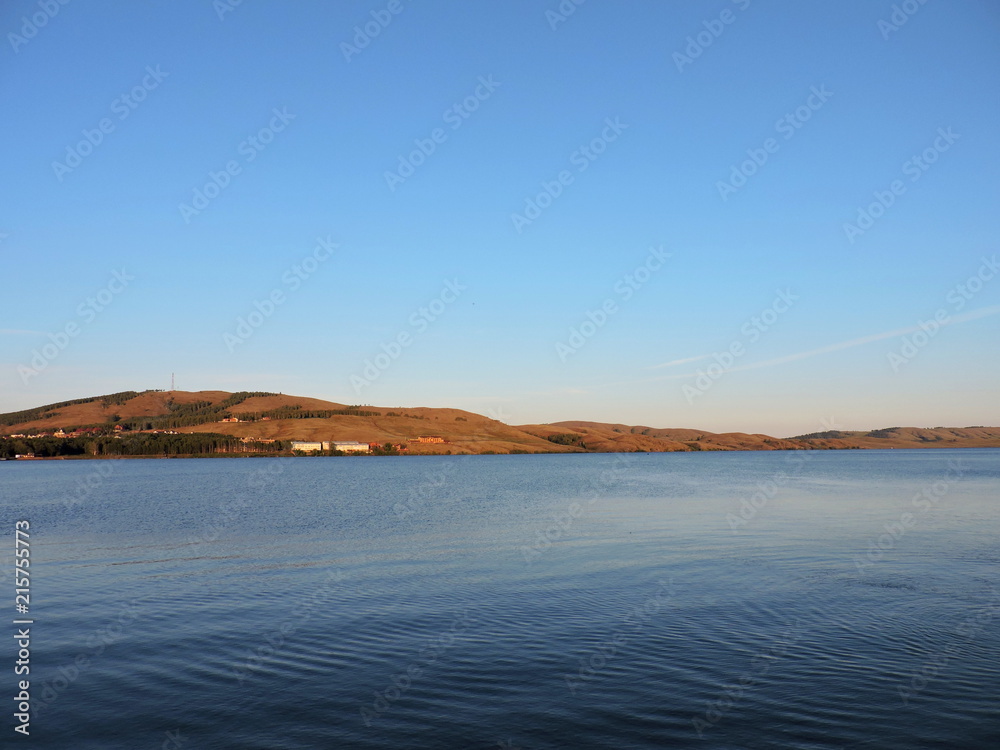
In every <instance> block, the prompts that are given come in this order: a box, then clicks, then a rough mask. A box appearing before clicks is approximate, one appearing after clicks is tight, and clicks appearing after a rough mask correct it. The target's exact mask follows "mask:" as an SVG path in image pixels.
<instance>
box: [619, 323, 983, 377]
mask: <svg viewBox="0 0 1000 750" xmlns="http://www.w3.org/2000/svg"><path fill="white" fill-rule="evenodd" d="M993 315H1000V305H993V306H991V307H983V308H980V309H979V310H972V311H970V312H967V313H964V314H962V315H955V316H954V317H952V318H949V319H948V320H946V321H944V322H943V323H941V326H942V327H944V326H950V325H955V324H957V323H968V322H969V321H971V320H979V319H980V318H988V317H990V316H993ZM920 330H923V329H921V327H920V326H919V325H915V326H908V327H906V328H896V329H893V330H891V331H882V332H881V333H873V334H870V335H868V336H861V337H859V338H856V339H850V340H848V341H840V342H838V343H836V344H827V345H826V346H820V347H817V348H816V349H807V350H806V351H803V352H796V353H794V354H786V355H785V356H783V357H775V358H774V359H765V360H762V361H760V362H751V363H749V364H745V365H740V366H738V367H731V368H729V369H728V370H726V372H740V371H742V370H758V369H760V368H762V367H774V366H776V365H783V364H786V363H788V362H796V361H798V360H800V359H807V358H809V357H816V356H819V355H821V354H829V353H830V352H837V351H841V350H843V349H853V348H854V347H856V346H863V345H864V344H870V343H872V342H873V341H882V340H883V339H891V338H895V337H897V336H905V335H907V334H908V333H916V332H917V331H920ZM711 356H712V355H711V354H707V355H703V356H700V357H689V358H687V359H678V360H674V361H673V362H665V363H663V364H661V365H653V366H651V367H649V368H647V369H657V368H664V367H668V366H670V365H677V364H681V363H687V362H696V361H698V360H702V359H706V358H708V357H711ZM697 375H698V373H697V372H685V373H678V374H676V375H659V376H656V377H651V378H640V379H637V380H622V381H616V382H614V383H602V386H603V387H605V388H607V387H612V386H615V387H617V386H623V385H634V384H636V383H655V382H660V381H663V380H683V379H685V378H693V377H697Z"/></svg>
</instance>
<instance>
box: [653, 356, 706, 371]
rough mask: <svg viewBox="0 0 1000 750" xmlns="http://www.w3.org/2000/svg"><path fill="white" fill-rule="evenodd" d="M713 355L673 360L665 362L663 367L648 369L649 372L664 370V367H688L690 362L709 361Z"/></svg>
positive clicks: (654, 366) (655, 366)
mask: <svg viewBox="0 0 1000 750" xmlns="http://www.w3.org/2000/svg"><path fill="white" fill-rule="evenodd" d="M711 356H712V355H711V354H701V355H699V356H697V357H686V358H684V359H673V360H671V361H669V362H664V363H663V364H662V365H653V366H652V367H647V368H646V369H647V370H662V369H663V368H664V367H673V366H674V365H686V364H688V363H689V362H698V361H700V360H703V359H708V358H709V357H711Z"/></svg>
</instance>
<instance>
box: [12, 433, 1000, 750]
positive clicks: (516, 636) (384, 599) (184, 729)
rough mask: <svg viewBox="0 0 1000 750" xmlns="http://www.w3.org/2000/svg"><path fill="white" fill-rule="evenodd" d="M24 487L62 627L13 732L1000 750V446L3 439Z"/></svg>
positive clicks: (57, 736) (244, 742)
mask: <svg viewBox="0 0 1000 750" xmlns="http://www.w3.org/2000/svg"><path fill="white" fill-rule="evenodd" d="M0 490H2V497H0V502H2V507H0V523H2V528H3V533H4V538H5V540H6V541H5V542H4V557H5V561H6V562H7V563H8V565H7V569H8V571H10V570H11V569H12V567H13V566H12V561H13V554H12V552H11V550H12V546H13V542H12V537H13V527H14V522H15V521H16V520H17V519H19V518H27V519H29V520H30V522H31V550H32V558H31V559H32V562H33V566H32V568H31V571H32V576H33V577H32V608H31V616H32V617H33V618H34V621H35V623H34V625H32V629H31V633H32V642H31V675H30V677H31V691H32V699H33V701H34V704H35V705H34V709H35V715H34V716H33V718H32V722H31V738H30V740H25V738H22V737H19V736H18V735H17V734H15V733H14V731H13V726H14V720H13V718H12V717H11V711H10V702H9V703H8V710H7V711H5V712H4V715H5V717H6V718H4V719H3V722H2V726H0V738H2V739H0V746H2V747H13V746H15V743H18V744H17V745H16V746H18V747H20V746H24V747H28V746H30V747H32V748H66V749H71V750H84V749H87V748H127V749H128V750H137V749H141V748H150V750H153V749H154V748H169V747H180V748H185V749H186V750H196V749H205V750H209V749H215V748H262V749H263V748H267V749H268V750H277V749H289V750H290V749H292V748H494V749H497V748H507V749H509V750H513V749H514V748H523V750H536V749H538V750H540V749H541V748H665V747H696V748H845V747H848V748H852V747H856V748H879V749H880V750H881V749H884V748H900V749H906V750H910V749H911V748H980V747H981V748H994V747H998V746H1000V744H998V742H1000V535H998V532H1000V450H964V451H948V450H935V451H902V450H896V451H882V452H875V451H843V452H810V453H805V452H796V453H706V454H655V455H644V454H629V455H620V456H613V455H575V456H573V455H571V456H478V457H427V458H341V459H309V458H301V459H264V458H260V459H232V460H230V459H218V460H135V461H116V462H85V461H80V462H71V461H62V462H35V463H31V462H16V463H15V462H6V463H3V464H0ZM755 493H757V494H756V495H755ZM755 506H759V507H755ZM887 529H888V530H887ZM5 580H7V584H6V585H7V586H8V587H9V589H11V590H10V591H9V592H8V593H7V594H4V595H3V596H2V597H0V598H2V599H3V600H4V601H8V602H10V599H11V597H12V596H13V591H12V589H13V588H14V584H13V580H12V576H8V577H7V578H6V579H5ZM7 606H8V607H10V609H9V610H8V612H9V616H10V617H11V618H13V617H14V616H15V615H14V611H13V607H12V606H11V604H10V603H8V605H7ZM13 631H14V626H13V625H11V624H9V622H8V624H7V625H5V626H3V630H2V632H0V636H3V637H4V640H6V641H7V644H8V645H7V646H6V647H5V648H4V649H3V654H4V657H3V664H0V668H2V674H3V675H4V677H3V679H2V680H0V685H3V686H4V691H3V695H4V696H5V697H6V698H7V700H8V701H9V700H10V697H12V696H13V695H14V694H15V688H14V675H13V674H12V669H13V661H14V659H15V658H16V656H15V648H14V645H13V644H12V643H11V641H12V640H13V639H12V638H11V637H10V635H11V634H12V633H13ZM11 702H12V701H11ZM168 733H169V734H168Z"/></svg>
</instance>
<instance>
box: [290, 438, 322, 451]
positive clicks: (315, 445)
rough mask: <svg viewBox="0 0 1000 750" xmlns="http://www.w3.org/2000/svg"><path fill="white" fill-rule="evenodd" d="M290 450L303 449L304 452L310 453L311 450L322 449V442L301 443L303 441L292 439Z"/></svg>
mask: <svg viewBox="0 0 1000 750" xmlns="http://www.w3.org/2000/svg"><path fill="white" fill-rule="evenodd" d="M292 450H293V451H304V452H306V453H312V452H313V451H321V450H323V444H322V443H303V442H299V441H297V440H293V441H292Z"/></svg>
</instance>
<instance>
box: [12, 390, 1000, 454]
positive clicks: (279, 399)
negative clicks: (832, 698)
mask: <svg viewBox="0 0 1000 750" xmlns="http://www.w3.org/2000/svg"><path fill="white" fill-rule="evenodd" d="M232 418H238V419H240V420H241V421H239V422H235V421H228V420H229V419H232ZM224 419H225V420H226V421H222V420H224ZM112 423H116V424H117V423H120V425H121V426H122V427H125V428H126V429H130V430H132V431H149V430H155V429H160V430H163V429H173V430H176V431H178V432H185V433H190V432H214V433H221V434H225V435H233V436H236V437H248V438H249V437H254V438H266V439H277V440H284V441H288V440H309V441H320V440H358V441H361V442H378V443H406V444H407V445H408V446H409V450H410V452H413V453H448V452H450V453H511V452H528V453H536V452H548V453H579V452H635V451H645V452H663V451H744V450H801V449H845V448H956V447H1000V428H997V427H962V428H951V427H935V428H933V429H925V428H917V427H891V428H886V429H882V430H872V431H870V432H860V431H854V432H847V431H828V432H823V433H813V434H810V435H799V436H797V437H794V438H775V437H770V436H768V435H762V434H748V433H742V432H728V433H712V432H707V431H705V430H696V429H687V428H655V427H647V426H644V425H626V424H606V423H602V422H586V421H566V422H556V423H553V424H534V425H519V426H514V425H507V424H504V423H502V422H498V421H496V420H494V419H490V418H488V417H484V416H483V415H481V414H475V413H473V412H468V411H463V410H461V409H447V408H429V407H369V406H366V407H359V406H347V405H345V404H341V403H337V402H333V401H324V400H322V399H315V398H308V397H304V396H291V395H286V394H277V393H260V392H258V393H229V392H227V391H194V392H189V391H144V392H142V393H137V392H133V391H128V392H123V393H117V394H110V395H107V396H96V397H94V398H89V399H76V400H73V401H67V402H62V403H59V404H50V405H48V406H43V407H38V408H35V409H27V410H24V411H21V412H14V413H10V414H0V436H2V435H12V434H27V435H31V434H51V433H53V432H55V431H57V430H59V429H64V430H66V431H69V430H71V429H72V428H79V427H85V426H92V425H105V426H107V425H110V424H112ZM422 436H423V437H426V436H437V437H440V438H442V439H443V440H444V441H445V442H443V443H427V442H408V441H411V440H413V439H415V438H419V437H422Z"/></svg>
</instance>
